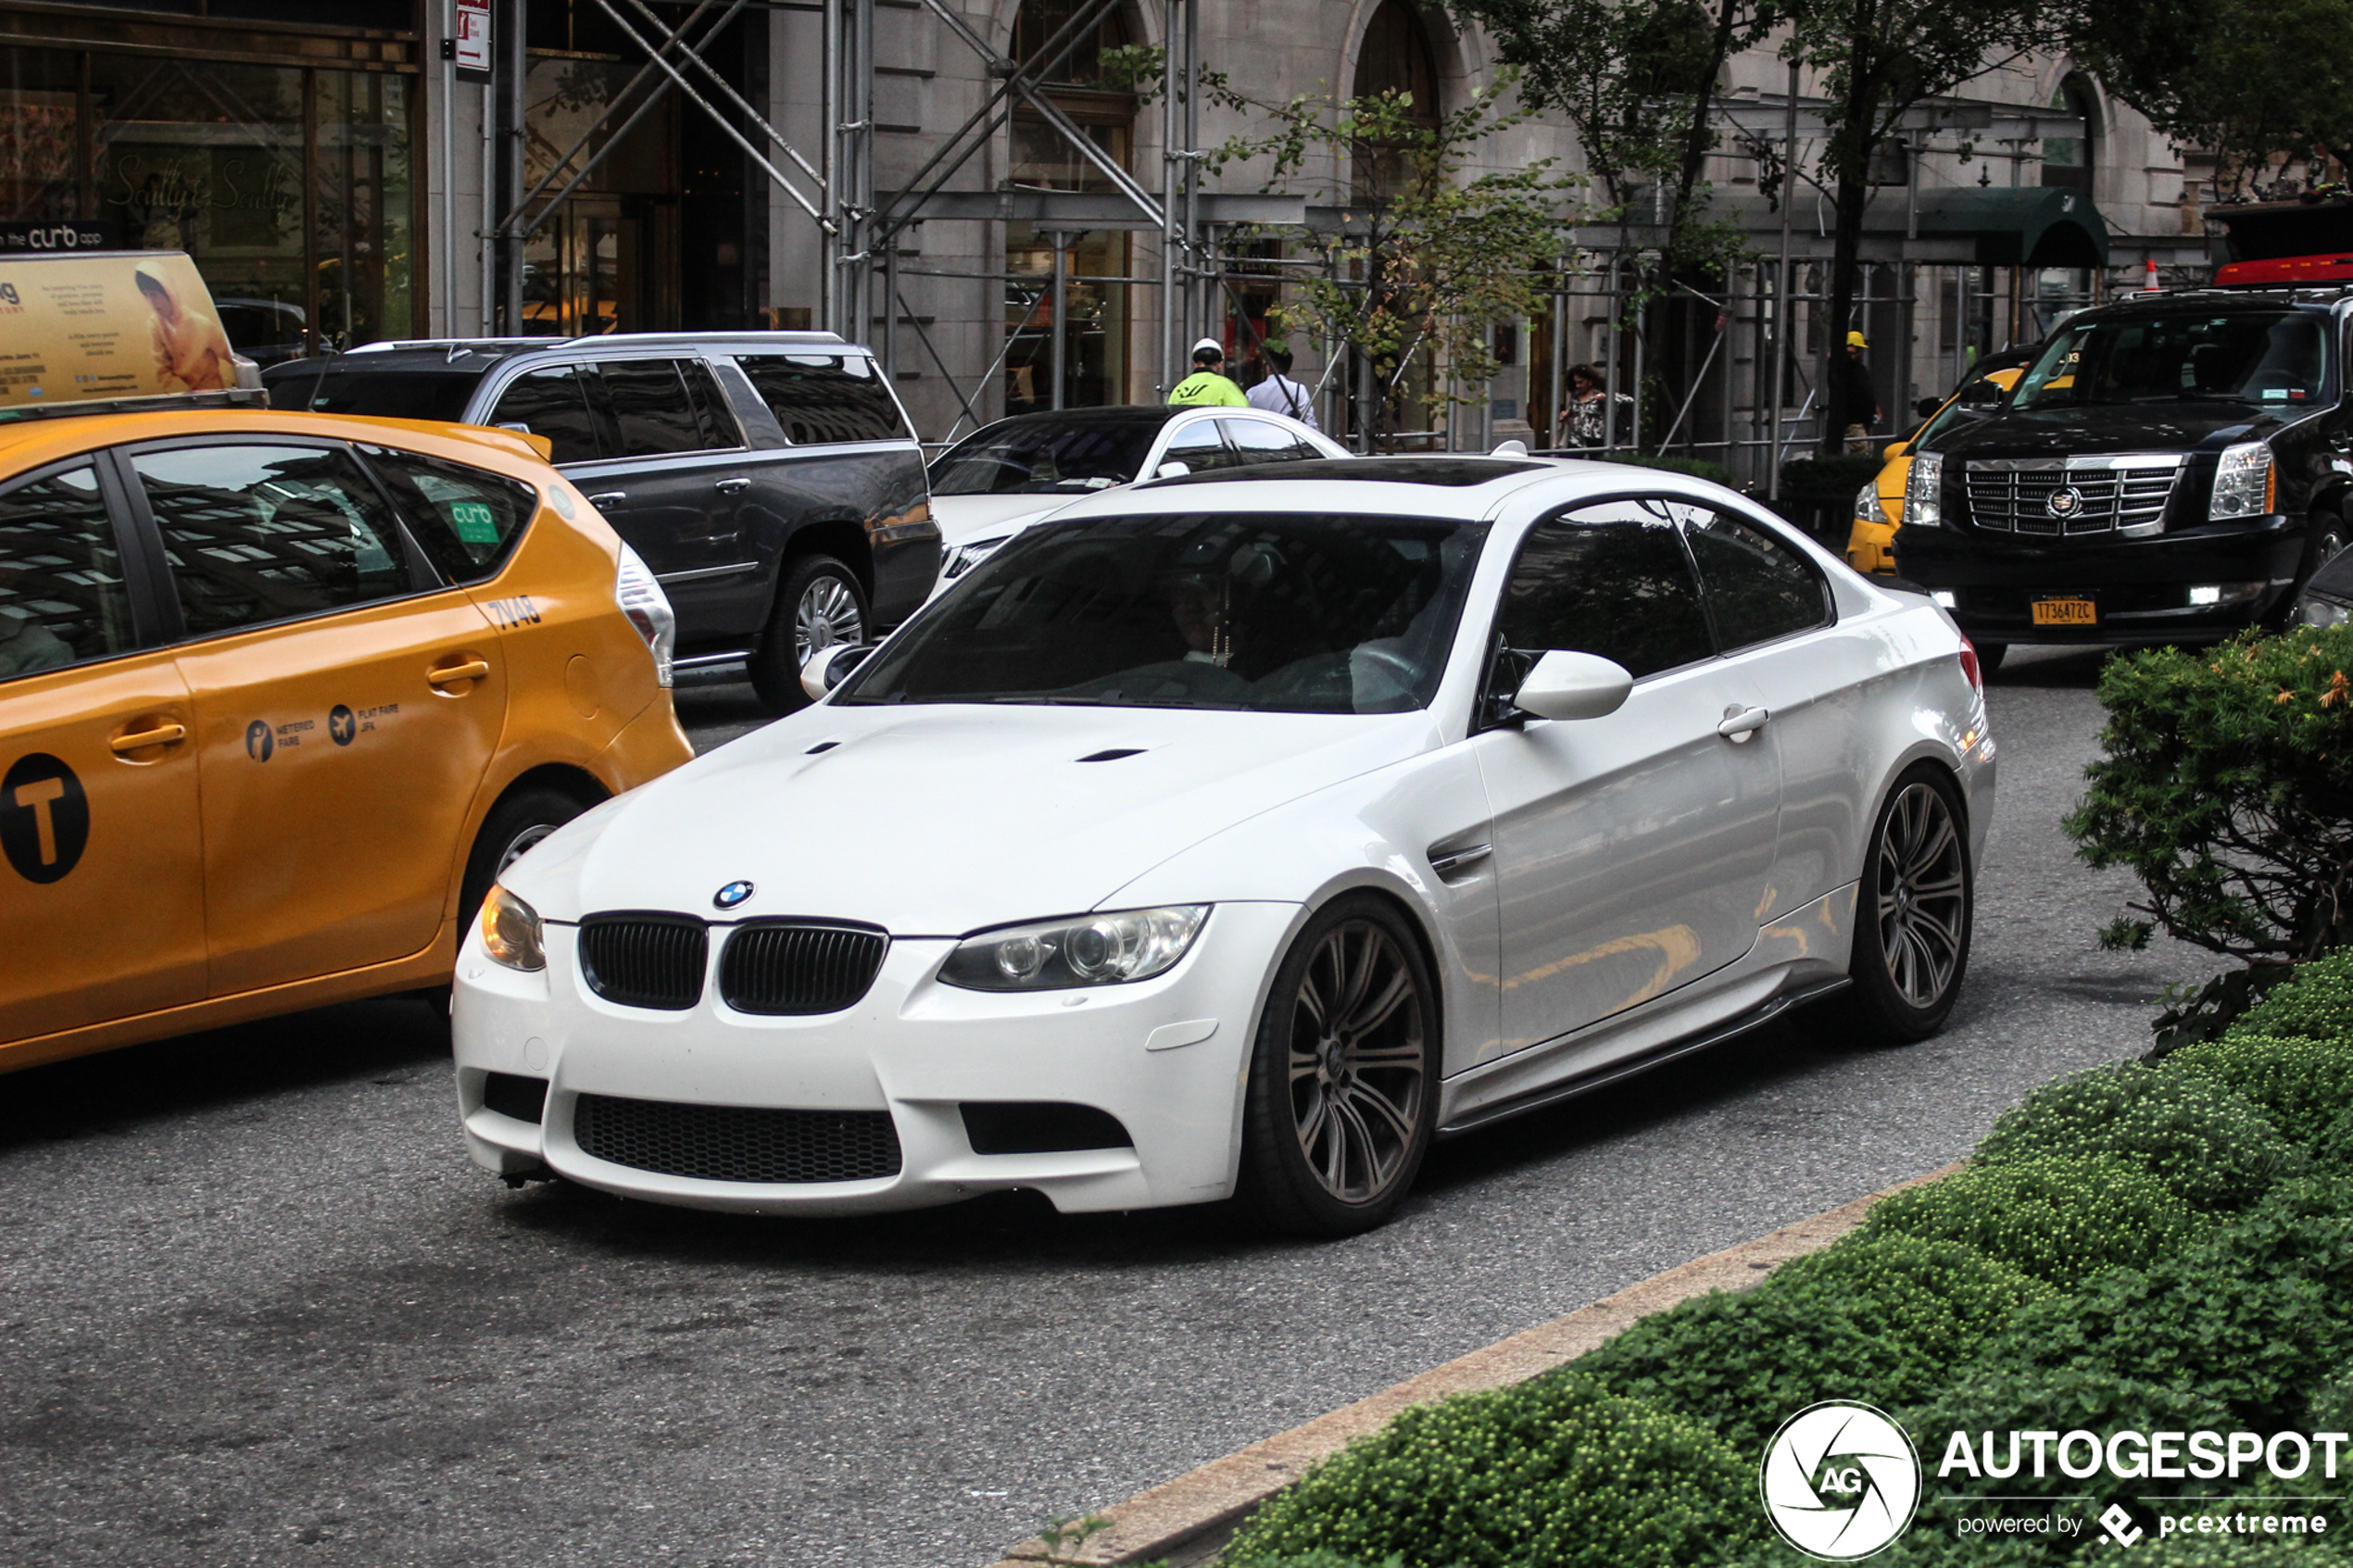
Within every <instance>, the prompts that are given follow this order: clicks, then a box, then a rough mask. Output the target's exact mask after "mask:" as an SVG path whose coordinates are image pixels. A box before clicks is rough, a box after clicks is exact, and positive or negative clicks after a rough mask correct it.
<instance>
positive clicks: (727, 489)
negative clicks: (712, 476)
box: [711, 479, 751, 495]
mask: <svg viewBox="0 0 2353 1568" xmlns="http://www.w3.org/2000/svg"><path fill="white" fill-rule="evenodd" d="M711 488H712V489H714V490H716V491H718V492H719V493H720V494H721V495H742V494H743V493H744V492H745V491H747V490H749V489H750V488H751V481H750V480H749V479H723V480H721V481H720V482H719V483H717V484H715V485H713V486H711Z"/></svg>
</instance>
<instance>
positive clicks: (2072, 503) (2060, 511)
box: [2043, 484, 2083, 518]
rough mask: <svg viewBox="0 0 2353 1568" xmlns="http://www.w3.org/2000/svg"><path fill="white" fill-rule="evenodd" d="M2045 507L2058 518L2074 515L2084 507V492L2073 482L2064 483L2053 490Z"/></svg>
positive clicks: (2044, 504)
mask: <svg viewBox="0 0 2353 1568" xmlns="http://www.w3.org/2000/svg"><path fill="white" fill-rule="evenodd" d="M2043 509H2044V510H2045V511H2046V512H2049V513H2050V514H2051V515H2052V516H2053V517H2057V518H2070V517H2074V516H2076V515H2077V514H2078V513H2080V512H2082V509H2083V492H2082V491H2081V490H2078V489H2076V488H2075V486H2073V485H2072V484H2062V485H2060V486H2059V487H2058V488H2057V490H2054V491H2052V492H2051V496H2050V499H2049V500H2047V501H2045V502H2044V503H2043Z"/></svg>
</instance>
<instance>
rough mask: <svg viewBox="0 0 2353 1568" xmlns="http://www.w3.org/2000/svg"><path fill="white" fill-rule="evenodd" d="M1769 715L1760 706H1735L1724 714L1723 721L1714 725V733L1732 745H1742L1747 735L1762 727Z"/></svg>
mask: <svg viewBox="0 0 2353 1568" xmlns="http://www.w3.org/2000/svg"><path fill="white" fill-rule="evenodd" d="M1771 717H1772V715H1771V714H1770V713H1768V712H1767V711H1766V710H1765V709H1761V708H1735V709H1732V710H1731V711H1730V712H1729V713H1727V714H1725V715H1724V721H1723V722H1722V723H1720V724H1718V725H1717V726H1716V733H1717V734H1719V735H1722V736H1723V737H1724V738H1725V739H1726V740H1728V741H1730V742H1731V743H1732V744H1733V745H1734V746H1743V745H1745V744H1746V743H1747V741H1748V737H1749V736H1751V735H1753V734H1755V733H1756V732H1757V731H1759V730H1761V729H1763V728H1764V727H1765V721H1766V720H1768V719H1770V718H1771Z"/></svg>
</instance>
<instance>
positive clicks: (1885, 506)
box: [1846, 365, 2026, 577]
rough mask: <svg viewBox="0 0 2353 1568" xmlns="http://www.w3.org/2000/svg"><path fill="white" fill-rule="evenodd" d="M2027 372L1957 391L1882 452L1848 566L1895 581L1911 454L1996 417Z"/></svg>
mask: <svg viewBox="0 0 2353 1568" xmlns="http://www.w3.org/2000/svg"><path fill="white" fill-rule="evenodd" d="M2025 373H2026V371H2025V369H2024V367H2022V366H2016V365H2013V366H2011V367H2010V368H2008V369H2007V370H1989V371H1987V372H1986V373H1985V374H1983V375H1982V376H1976V377H1972V378H1971V379H1970V380H1969V381H1966V382H1964V383H1961V384H1960V385H1959V386H1957V387H1956V388H1954V389H1953V395H1952V396H1950V397H1947V398H1946V399H1945V400H1944V404H1943V406H1941V407H1940V408H1938V409H1937V410H1936V412H1935V413H1933V414H1931V415H1930V416H1929V417H1928V419H1927V420H1926V421H1925V422H1924V423H1922V424H1921V426H1920V428H1919V430H1917V431H1914V432H1913V433H1912V434H1911V435H1910V436H1908V437H1907V438H1906V439H1905V440H1902V441H1896V442H1892V443H1890V444H1889V445H1887V446H1886V447H1885V448H1883V449H1882V451H1881V458H1882V459H1883V466H1882V467H1881V469H1880V470H1879V473H1878V474H1877V476H1876V477H1874V478H1873V479H1872V481H1871V483H1869V484H1866V485H1865V486H1863V488H1862V491H1861V493H1860V494H1858V495H1856V497H1855V526H1854V527H1853V529H1852V530H1851V531H1849V533H1847V536H1846V564H1847V565H1849V566H1851V567H1853V568H1854V569H1855V570H1856V571H1860V572H1865V573H1875V574H1877V575H1879V576H1881V577H1887V576H1893V575H1894V571H1895V531H1896V530H1897V529H1898V528H1900V527H1902V526H1903V524H1904V486H1905V484H1906V482H1907V481H1908V480H1909V479H1910V478H1911V473H1912V454H1913V453H1915V452H1918V451H1921V450H1923V449H1925V448H1927V447H1930V446H1932V445H1935V443H1936V441H1937V438H1938V437H1940V436H1942V435H1944V434H1946V433H1950V432H1952V431H1955V430H1957V429H1959V428H1960V427H1961V426H1963V425H1966V424H1969V422H1971V421H1972V420H1982V419H1984V418H1986V417H1987V416H1988V415H1990V414H1992V413H1993V412H1994V410H1995V409H1996V408H2000V407H2001V405H2002V395H2003V394H2004V393H2007V392H2008V391H2009V389H2010V388H2011V387H2013V386H2016V385H2017V384H2018V378H2019V377H2020V376H2022V375H2024V374H2025Z"/></svg>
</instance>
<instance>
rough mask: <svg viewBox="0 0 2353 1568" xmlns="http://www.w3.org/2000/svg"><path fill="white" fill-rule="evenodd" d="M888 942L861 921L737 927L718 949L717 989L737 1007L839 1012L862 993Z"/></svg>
mask: <svg viewBox="0 0 2353 1568" xmlns="http://www.w3.org/2000/svg"><path fill="white" fill-rule="evenodd" d="M889 946H890V939H889V938H888V937H887V936H885V935H883V934H882V933H881V932H879V931H875V930H873V929H871V928H868V927H864V926H844V925H817V924H808V923H799V922H795V923H790V924H783V923H779V924H769V923H767V922H761V923H759V924H754V925H745V926H739V927H737V928H736V933H735V935H732V936H730V937H728V938H727V946H726V947H724V948H723V949H721V951H720V954H719V994H720V995H721V996H722V997H725V998H726V1001H727V1005H728V1006H729V1007H731V1008H734V1009H735V1010H736V1011H737V1012H756V1013H765V1014H767V1015H769V1016H772V1017H786V1016H794V1015H806V1014H810V1013H819V1012H839V1011H841V1010H843V1009H844V1008H848V1007H854V1006H856V1005H857V1003H858V998H859V997H862V996H864V995H865V994H866V987H868V986H869V985H873V984H874V983H875V972H876V971H877V970H879V969H881V968H882V961H883V953H884V951H885V950H886V949H887V947H889Z"/></svg>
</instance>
